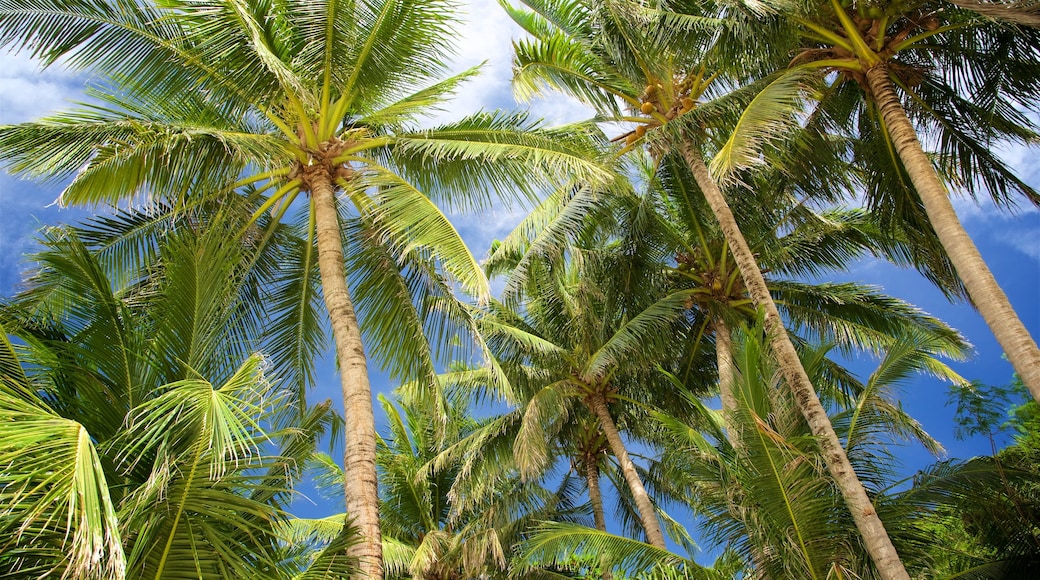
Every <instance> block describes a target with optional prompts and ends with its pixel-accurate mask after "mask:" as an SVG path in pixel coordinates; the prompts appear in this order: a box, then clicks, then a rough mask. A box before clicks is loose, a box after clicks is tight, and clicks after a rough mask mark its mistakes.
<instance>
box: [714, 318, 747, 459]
mask: <svg viewBox="0 0 1040 580" xmlns="http://www.w3.org/2000/svg"><path fill="white" fill-rule="evenodd" d="M712 326H713V327H714V329H715V360H716V363H717V368H718V371H719V398H720V399H722V416H723V417H724V418H725V419H726V439H728V440H729V444H730V445H732V446H733V448H734V449H739V448H740V434H739V433H738V432H737V430H736V429H735V428H734V425H735V424H736V421H734V416H735V415H736V413H737V396H736V393H735V392H734V390H733V388H734V386H735V384H736V381H735V380H734V379H735V376H734V372H735V370H734V368H733V339H732V337H730V334H729V328H726V323H725V322H723V321H722V319H717V320H715V322H713V323H712Z"/></svg>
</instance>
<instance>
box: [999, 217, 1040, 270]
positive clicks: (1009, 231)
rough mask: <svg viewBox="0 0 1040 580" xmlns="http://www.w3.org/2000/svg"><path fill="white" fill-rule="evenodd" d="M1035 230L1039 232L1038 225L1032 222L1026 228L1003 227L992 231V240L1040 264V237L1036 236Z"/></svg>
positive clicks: (1035, 221) (1034, 221)
mask: <svg viewBox="0 0 1040 580" xmlns="http://www.w3.org/2000/svg"><path fill="white" fill-rule="evenodd" d="M1037 230H1040V223H1037V220H1032V224H1030V225H1029V226H1028V227H1018V228H1014V227H1011V228H1009V227H1004V228H1000V229H997V230H994V232H993V238H994V239H995V240H996V241H998V242H1000V243H1003V244H1006V245H1008V246H1011V247H1012V248H1014V249H1016V250H1018V251H1019V252H1022V253H1023V254H1025V255H1026V256H1029V257H1030V258H1032V260H1033V261H1034V262H1037V263H1040V236H1038V235H1037Z"/></svg>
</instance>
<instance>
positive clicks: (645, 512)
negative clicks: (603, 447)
mask: <svg viewBox="0 0 1040 580" xmlns="http://www.w3.org/2000/svg"><path fill="white" fill-rule="evenodd" d="M589 407H591V409H592V412H593V413H595V414H596V417H597V418H598V419H599V426H600V428H601V429H603V435H605V436H606V438H607V443H609V444H610V450H611V451H612V452H613V453H614V457H617V460H618V463H620V464H621V473H622V474H623V475H624V476H625V482H626V483H628V489H629V490H630V491H631V492H632V498H633V499H634V500H635V502H636V509H638V510H639V521H640V522H642V524H643V529H644V530H645V531H646V539H647V541H648V543H650V544H651V545H653V546H655V547H658V548H661V549H662V550H665V549H667V547H666V546H665V543H664V534H663V533H661V524H660V523H659V522H658V521H657V514H656V513H655V512H654V504H653V502H652V501H650V495H649V494H648V493H646V488H645V487H643V482H642V480H640V479H639V473H638V472H637V471H636V466H635V464H634V463H632V458H630V457H629V456H628V450H627V449H625V442H624V441H622V440H621V435H620V434H619V433H618V430H617V426H616V425H615V424H614V418H613V417H611V416H610V410H609V409H607V400H606V398H605V397H604V396H603V394H602V393H596V394H594V395H591V396H589Z"/></svg>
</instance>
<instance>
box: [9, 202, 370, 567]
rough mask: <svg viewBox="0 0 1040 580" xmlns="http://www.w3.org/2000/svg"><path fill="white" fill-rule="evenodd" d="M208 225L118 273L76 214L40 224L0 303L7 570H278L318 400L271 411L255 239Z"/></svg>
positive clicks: (175, 236)
mask: <svg viewBox="0 0 1040 580" xmlns="http://www.w3.org/2000/svg"><path fill="white" fill-rule="evenodd" d="M211 225H212V227H211V228H209V229H208V230H207V231H205V232H199V231H196V230H194V229H192V228H190V227H181V228H178V229H176V230H172V231H169V232H168V233H167V235H166V236H165V237H164V238H163V239H162V240H161V241H160V243H159V244H158V247H157V248H156V249H155V251H156V254H157V255H158V257H159V259H158V260H156V261H155V262H152V263H150V264H149V265H146V266H139V269H138V271H137V275H134V276H130V275H126V276H119V277H116V276H111V274H113V270H111V269H110V268H107V267H106V266H105V265H104V263H103V262H104V257H103V252H101V253H99V252H92V251H90V250H89V249H88V248H87V246H86V245H85V244H84V243H83V240H82V239H81V237H80V236H81V234H80V232H76V231H74V230H71V229H53V230H48V231H46V232H45V233H44V234H43V235H44V239H43V242H44V245H45V249H44V251H43V252H41V253H40V254H39V255H37V256H36V260H37V263H38V264H39V269H38V271H37V272H36V274H35V275H34V276H33V277H32V278H30V279H29V280H28V281H27V286H28V289H27V290H26V291H25V292H24V293H23V294H21V295H20V296H18V297H17V298H16V299H15V300H14V301H13V302H11V303H9V304H5V305H4V307H3V309H2V310H0V324H2V326H3V330H2V334H0V360H2V364H0V373H2V380H0V401H2V403H0V457H2V461H3V463H4V465H5V466H6V467H5V469H4V471H3V473H2V474H0V489H2V490H3V491H0V496H2V498H3V502H4V505H5V506H7V507H6V508H5V511H4V513H3V515H2V516H0V531H2V537H3V538H4V540H3V546H2V549H0V552H2V553H3V556H0V569H3V572H4V576H5V577H11V578H23V577H24V578H29V577H33V578H35V577H40V576H41V575H48V574H56V575H61V576H68V577H75V578H124V577H130V578H146V577H147V578H160V577H181V576H183V575H186V574H188V575H191V576H192V577H199V578H217V577H227V576H229V575H230V576H236V577H269V578H288V577H289V575H287V574H286V575H280V570H281V568H280V560H281V559H282V558H281V556H280V554H279V551H278V549H277V546H278V545H279V543H280V542H281V535H280V531H279V526H280V524H281V522H283V521H284V519H285V513H284V508H285V507H286V506H287V504H288V502H289V501H290V500H291V493H292V486H293V484H294V482H295V481H298V479H299V476H300V474H299V470H296V469H293V468H292V467H291V466H293V465H295V464H297V463H300V462H303V461H305V460H306V458H307V457H308V455H309V454H310V453H312V452H313V450H314V447H315V444H316V442H317V440H318V439H319V438H320V437H321V436H322V434H323V433H324V432H325V431H326V430H327V429H328V428H329V426H330V424H331V420H332V418H333V415H332V414H331V413H330V407H329V406H328V405H323V406H317V407H314V408H311V409H305V410H302V411H297V410H293V412H290V413H287V412H285V409H284V408H283V406H286V407H292V405H293V404H294V401H293V393H292V389H291V388H284V385H285V383H281V382H280V381H278V380H277V379H276V375H274V374H266V373H265V364H264V363H265V361H264V358H263V357H262V356H261V355H259V354H256V353H254V352H253V351H251V350H250V349H251V347H252V346H253V345H256V344H258V343H259V342H260V337H259V332H258V328H257V326H256V325H255V323H256V321H257V320H258V319H259V318H258V313H259V307H260V302H259V301H256V300H249V299H248V298H250V297H251V296H252V295H254V292H255V290H256V283H257V282H258V280H257V276H256V271H255V269H253V268H250V267H249V266H250V264H251V263H255V262H256V261H257V259H258V258H257V255H256V253H258V250H257V249H256V248H255V247H253V246H250V245H249V244H245V243H241V242H240V241H239V240H238V239H237V238H236V237H229V236H228V235H227V233H228V229H232V230H233V229H235V228H226V227H221V226H222V225H223V226H226V225H227V224H226V222H225V223H223V224H222V223H221V222H219V221H215V222H213V223H212V224H211ZM259 252H262V251H259ZM267 253H269V252H267ZM118 270H119V269H116V271H115V273H116V274H118V273H119V272H118ZM122 272H123V273H124V274H125V273H126V272H127V270H126V269H124V270H122ZM120 278H121V280H120ZM259 278H261V279H262V276H260V277H259ZM117 282H122V283H117ZM8 333H10V334H11V335H12V336H14V337H16V338H17V342H13V341H12V340H10V339H9V338H8ZM243 353H245V356H243ZM236 359H237V361H238V362H236ZM273 366H274V365H272V367H273ZM270 368H271V367H268V369H270ZM329 558H331V561H333V562H336V563H337V568H338V569H340V570H347V569H349V568H350V567H351V565H350V562H349V560H348V559H347V558H346V556H345V555H344V554H342V553H339V554H338V555H330V556H329ZM329 558H326V559H329Z"/></svg>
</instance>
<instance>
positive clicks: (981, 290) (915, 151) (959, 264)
mask: <svg viewBox="0 0 1040 580" xmlns="http://www.w3.org/2000/svg"><path fill="white" fill-rule="evenodd" d="M867 83H868V85H869V87H870V92H871V93H872V94H873V95H874V100H875V101H876V102H877V105H878V109H880V110H881V116H882V118H883V119H884V121H885V125H887V127H888V131H889V134H890V135H891V138H892V143H893V144H894V145H895V148H896V151H897V152H898V153H899V159H900V160H901V161H902V162H903V166H904V167H906V171H907V173H909V174H910V180H911V181H912V182H913V183H914V188H915V189H917V193H918V194H919V195H920V196H921V202H922V203H923V204H924V210H925V213H927V214H928V221H930V222H931V224H932V227H933V228H935V233H936V234H937V235H938V236H939V241H940V242H941V243H942V245H943V248H945V249H946V253H947V254H948V255H949V256H950V261H951V262H953V267H954V268H956V270H957V274H958V275H959V276H960V278H961V280H962V281H963V282H964V287H965V288H967V289H968V295H969V296H971V301H972V303H973V304H974V305H975V308H977V309H978V311H979V313H980V314H982V318H983V319H984V320H985V321H986V324H987V325H989V328H990V330H991V331H992V332H993V335H994V336H995V337H996V338H997V342H999V343H1000V346H1001V348H1003V349H1004V352H1005V353H1007V357H1008V359H1009V360H1010V361H1011V365H1012V366H1013V367H1014V368H1015V372H1017V373H1018V376H1019V377H1021V378H1022V382H1023V383H1025V385H1026V387H1027V388H1028V389H1029V392H1030V393H1032V395H1033V398H1034V399H1036V400H1037V401H1040V349H1038V348H1037V346H1036V342H1035V341H1034V340H1033V337H1032V336H1030V335H1029V331H1028V330H1026V327H1025V325H1024V324H1022V320H1021V319H1019V317H1018V315H1017V314H1016V313H1015V310H1014V309H1013V308H1012V307H1011V302H1010V301H1009V300H1008V298H1007V295H1005V294H1004V291H1003V290H1001V289H1000V286H999V285H998V284H997V281H996V279H995V278H994V277H993V273H992V272H990V270H989V268H988V267H987V266H986V262H985V261H984V260H983V259H982V255H981V254H979V250H978V248H976V247H975V244H974V243H973V242H972V241H971V238H970V237H969V236H968V233H967V232H965V231H964V226H962V225H961V222H960V220H959V219H957V213H956V212H955V211H954V210H953V204H951V203H950V198H949V196H948V195H947V192H946V188H945V187H944V186H943V184H942V182H941V181H940V180H939V176H938V175H937V174H936V173H935V168H934V167H933V166H932V163H931V161H929V159H928V156H927V155H925V153H924V149H922V148H921V142H920V141H918V139H917V131H916V130H914V126H913V125H911V124H910V120H909V119H908V118H907V116H906V111H905V110H903V106H902V105H901V104H900V103H899V98H898V97H897V96H896V92H895V90H894V89H893V87H892V80H891V78H889V76H888V68H887V67H886V66H885V65H884V64H881V65H878V66H875V67H873V68H871V69H870V70H868V71H867Z"/></svg>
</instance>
